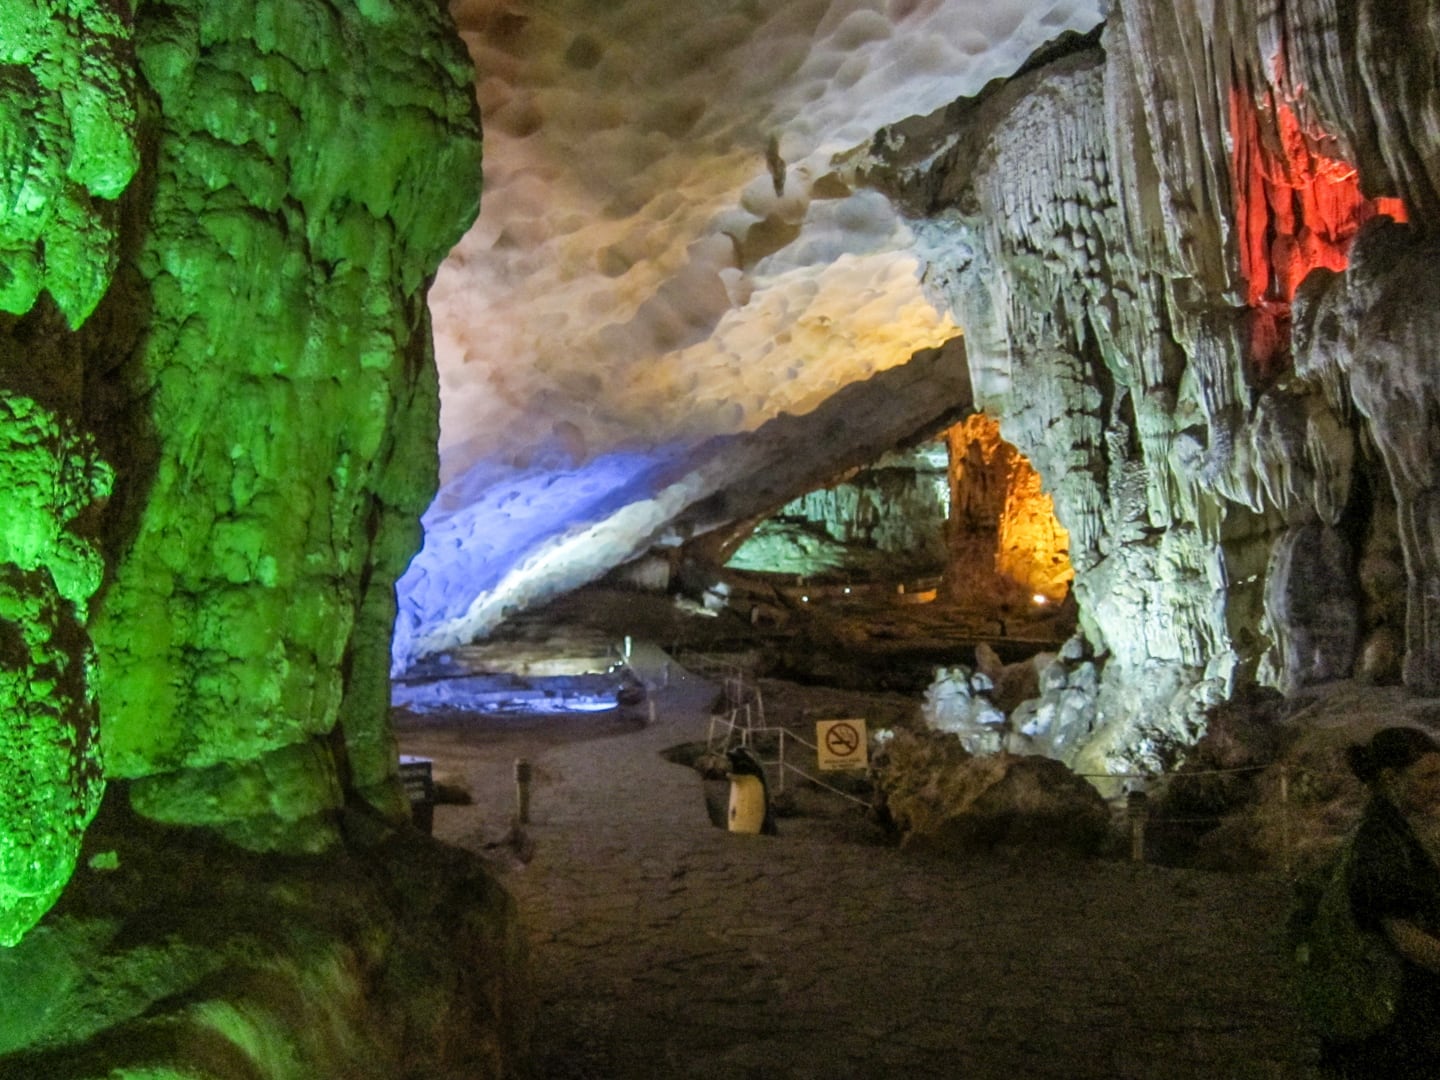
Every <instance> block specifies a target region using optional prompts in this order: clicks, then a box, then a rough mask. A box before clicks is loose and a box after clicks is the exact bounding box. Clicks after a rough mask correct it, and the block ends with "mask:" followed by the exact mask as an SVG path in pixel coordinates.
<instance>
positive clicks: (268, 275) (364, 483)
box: [96, 0, 479, 850]
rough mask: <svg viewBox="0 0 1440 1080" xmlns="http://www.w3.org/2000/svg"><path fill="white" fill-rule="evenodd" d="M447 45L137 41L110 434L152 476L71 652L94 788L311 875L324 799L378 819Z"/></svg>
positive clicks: (450, 134) (295, 26)
mask: <svg viewBox="0 0 1440 1080" xmlns="http://www.w3.org/2000/svg"><path fill="white" fill-rule="evenodd" d="M446 29H447V24H446V21H445V16H444V15H443V12H441V11H440V10H439V9H438V8H437V7H436V6H435V5H431V4H422V3H407V4H391V3H370V4H361V5H359V6H358V7H353V8H352V7H349V6H346V7H342V8H339V9H337V8H334V7H332V6H331V5H329V4H324V3H319V2H316V0H310V2H299V3H297V2H293V0H283V2H281V0H276V2H271V3H265V2H262V3H256V4H249V5H229V4H223V5H222V4H205V3H200V2H193V0H192V2H189V3H176V4H164V5H152V4H146V5H142V6H141V8H140V9H139V11H138V13H137V16H136V26H135V40H136V52H137V54H138V59H139V71H140V74H141V77H142V80H143V83H144V85H145V87H146V90H147V94H148V95H149V98H148V100H149V101H150V102H151V105H152V110H153V115H152V116H151V117H149V120H150V121H151V122H152V123H153V125H154V129H155V137H156V143H157V153H156V158H155V162H154V175H153V184H154V194H153V201H152V205H151V208H150V216H149V221H148V224H147V226H146V235H145V238H144V242H143V244H142V246H141V248H140V250H139V253H138V257H137V265H138V270H139V273H140V275H141V276H142V278H143V281H144V287H145V289H146V290H147V292H148V295H149V297H150V302H151V304H152V312H151V321H150V330H149V333H148V335H147V337H146V339H145V342H144V347H143V348H142V349H141V350H140V351H139V352H138V353H137V354H136V355H135V356H134V357H133V358H131V360H130V361H129V362H128V363H127V364H126V365H125V366H124V368H123V369H122V371H121V372H120V373H119V378H120V379H121V380H122V381H123V383H124V384H125V386H126V388H127V394H126V395H125V401H124V403H123V405H122V407H121V408H120V410H119V412H118V413H117V415H115V416H114V417H112V418H111V420H110V426H112V427H113V428H115V429H116V430H120V431H124V432H126V433H128V438H126V439H125V442H124V444H123V445H117V446H116V447H115V453H116V455H117V457H121V458H127V457H128V460H123V461H122V464H123V466H125V467H128V468H130V469H133V470H134V471H135V472H136V473H137V474H144V473H149V474H150V475H149V476H148V477H147V480H148V485H147V489H146V491H145V493H144V508H143V510H142V511H140V512H139V513H138V515H137V516H136V518H135V520H134V528H133V533H132V534H131V535H128V536H126V537H125V545H124V549H123V550H122V551H121V552H120V553H119V560H118V564H117V567H116V576H115V582H114V585H113V586H112V587H111V588H110V590H109V591H108V593H107V595H106V599H105V602H104V605H103V607H102V609H101V611H100V613H99V618H98V620H97V627H96V640H97V642H98V643H99V646H100V649H101V654H102V663H101V668H100V697H101V703H102V709H103V712H104V716H105V724H104V732H103V743H104V749H105V756H106V763H107V770H108V771H109V774H110V775H111V776H114V777H125V778H131V779H133V780H134V781H135V783H134V784H133V785H132V789H131V791H132V794H131V797H132V800H133V802H134V804H135V805H136V807H137V808H138V809H140V810H141V811H142V812H143V813H146V814H147V815H150V816H152V817H155V818H157V819H161V820H166V821H174V822H186V823H208V824H213V825H216V826H218V827H220V828H222V829H224V830H226V831H227V834H228V835H230V836H231V838H232V839H235V840H237V841H238V842H241V843H243V844H246V845H247V846H252V847H257V848H269V847H272V846H283V847H289V848H294V849H298V850H311V849H314V848H316V847H323V846H324V845H326V844H327V843H329V842H330V840H331V839H332V833H331V831H330V829H329V827H328V825H327V824H326V821H325V814H326V813H327V812H328V811H330V810H332V809H333V808H334V807H335V806H336V805H337V803H338V802H339V800H340V799H341V798H342V789H343V788H345V787H348V788H352V789H355V790H357V791H359V792H360V793H361V794H362V795H364V796H365V797H368V798H370V799H371V800H372V801H375V802H378V803H381V804H385V805H388V806H389V807H390V808H392V809H394V808H395V806H396V803H395V799H396V795H395V793H394V792H395V789H394V787H393V785H390V784H389V783H388V779H389V777H390V774H391V772H392V770H393V768H394V748H393V744H392V743H391V742H390V739H389V736H388V734H387V730H388V729H387V721H386V718H385V708H386V702H387V697H386V694H387V686H386V683H385V681H384V673H385V671H386V669H387V666H388V662H387V661H386V660H385V656H386V655H387V649H388V638H389V633H390V626H391V623H392V620H393V612H392V610H391V606H392V601H391V585H392V582H393V579H394V577H395V575H396V574H397V573H398V572H399V570H400V569H402V568H403V566H404V564H405V562H406V561H407V560H408V559H409V556H410V554H411V552H412V550H413V548H414V547H415V545H416V543H417V539H418V531H417V525H416V522H417V519H418V516H419V513H420V511H421V510H422V509H423V508H424V506H425V505H426V503H427V502H428V500H429V497H430V494H431V492H432V491H433V490H434V485H435V475H434V470H435V428H436V410H437V401H436V383H435V375H434V371H433V363H432V360H431V353H430V334H429V321H428V314H427V311H426V307H425V291H426V287H427V285H428V282H429V279H430V276H431V274H432V273H433V271H434V268H435V267H436V266H437V265H438V263H439V260H440V259H441V258H442V257H443V255H444V254H445V252H446V251H447V250H448V249H449V247H450V246H451V245H452V244H453V243H454V241H455V240H456V239H457V238H458V237H459V235H460V233H461V232H462V231H463V228H464V227H465V225H466V224H467V223H468V222H469V221H470V220H471V219H473V217H474V214H475V212H476V209H477V191H478V182H479V181H478V177H479V161H478V145H479V144H478V140H477V139H476V121H475V117H474V103H473V96H472V91H471V89H470V68H469V64H468V60H467V58H466V57H465V56H464V53H463V50H462V49H461V47H460V44H459V42H458V40H457V39H456V38H455V37H454V35H453V31H452V32H449V33H447V32H446ZM337 723H338V724H339V726H340V729H341V731H342V733H343V737H342V738H340V739H338V740H332V739H331V733H332V731H334V730H335V729H336V727H337ZM337 750H338V751H339V753H338V760H337V753H336V751H337Z"/></svg>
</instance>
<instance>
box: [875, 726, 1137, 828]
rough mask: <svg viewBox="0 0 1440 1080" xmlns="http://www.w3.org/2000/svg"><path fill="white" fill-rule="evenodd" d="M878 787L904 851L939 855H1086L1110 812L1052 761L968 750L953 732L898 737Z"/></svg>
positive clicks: (899, 734) (885, 759)
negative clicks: (1002, 850)
mask: <svg viewBox="0 0 1440 1080" xmlns="http://www.w3.org/2000/svg"><path fill="white" fill-rule="evenodd" d="M877 773H878V781H877V787H878V788H879V790H880V791H881V793H882V797H883V799H884V802H885V806H886V809H887V811H888V813H889V815H890V817H891V819H892V820H893V822H894V823H895V825H896V826H898V827H899V828H900V830H901V831H902V833H903V835H904V840H903V843H904V846H906V847H907V848H916V849H921V850H929V851H937V852H944V853H959V852H969V851H975V850H984V849H990V848H995V847H1038V848H1046V849H1061V850H1068V851H1073V852H1078V853H1084V854H1090V853H1094V852H1096V851H1098V850H1099V849H1100V847H1101V846H1102V845H1103V844H1104V842H1105V840H1106V838H1107V836H1108V834H1109V829H1110V810H1109V807H1108V806H1107V805H1106V803H1105V800H1104V799H1103V798H1101V796H1100V793H1099V792H1098V791H1097V790H1096V789H1095V788H1094V787H1093V786H1091V785H1090V784H1089V783H1088V782H1086V781H1085V780H1084V779H1082V778H1081V777H1079V776H1076V775H1075V774H1074V773H1072V772H1071V771H1070V770H1069V769H1068V768H1067V767H1066V766H1065V765H1063V764H1061V763H1060V762H1058V761H1055V760H1053V759H1051V758H1044V757H1037V756H1029V755H1017V754H1005V753H1001V754H990V755H984V756H976V755H972V754H970V753H968V752H967V751H966V750H965V749H964V747H963V746H962V745H961V743H960V739H959V738H958V737H956V736H953V735H912V734H909V733H904V732H897V734H896V736H895V738H894V739H893V740H891V742H890V744H889V745H888V746H887V747H886V750H885V752H884V755H883V759H882V761H881V762H880V763H879V765H878V767H877Z"/></svg>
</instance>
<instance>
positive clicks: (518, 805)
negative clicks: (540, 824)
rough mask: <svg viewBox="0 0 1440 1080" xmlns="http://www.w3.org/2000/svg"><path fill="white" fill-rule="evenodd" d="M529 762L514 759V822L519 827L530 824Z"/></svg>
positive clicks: (530, 772) (522, 759)
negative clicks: (519, 825)
mask: <svg viewBox="0 0 1440 1080" xmlns="http://www.w3.org/2000/svg"><path fill="white" fill-rule="evenodd" d="M531 775H532V770H531V768H530V762H528V761H526V760H525V759H524V758H516V759H515V820H516V822H517V823H519V824H521V825H528V824H529V823H530V779H531Z"/></svg>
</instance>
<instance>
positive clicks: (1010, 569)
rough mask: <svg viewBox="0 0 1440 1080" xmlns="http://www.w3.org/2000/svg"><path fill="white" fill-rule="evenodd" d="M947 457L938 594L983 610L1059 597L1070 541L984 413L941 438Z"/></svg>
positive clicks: (1032, 475)
mask: <svg viewBox="0 0 1440 1080" xmlns="http://www.w3.org/2000/svg"><path fill="white" fill-rule="evenodd" d="M946 441H947V443H948V445H949V451H950V520H949V535H948V537H947V544H948V547H949V554H950V558H949V563H948V565H947V568H946V572H945V580H944V586H943V588H944V591H945V594H946V596H947V597H948V598H950V599H952V600H955V601H958V602H962V603H963V602H967V601H968V602H974V603H978V604H982V605H985V606H990V605H999V604H1023V603H1028V602H1029V601H1030V600H1031V598H1032V597H1035V596H1044V597H1045V598H1046V599H1047V600H1050V601H1059V600H1062V599H1063V598H1064V597H1065V594H1066V592H1067V591H1068V589H1069V587H1070V581H1071V579H1072V578H1073V577H1074V576H1075V573H1074V570H1073V569H1072V568H1071V566H1070V534H1069V533H1068V532H1067V531H1066V530H1065V528H1064V526H1062V525H1061V524H1060V522H1059V521H1058V520H1056V517H1055V504H1054V501H1053V500H1052V499H1051V497H1050V496H1049V495H1048V494H1047V493H1046V492H1045V491H1044V490H1043V484H1042V482H1041V478H1040V474H1039V473H1038V472H1036V471H1035V468H1034V467H1033V466H1032V465H1031V464H1030V461H1029V459H1028V458H1026V457H1025V455H1024V454H1022V453H1020V451H1018V450H1017V449H1015V447H1014V446H1012V445H1011V444H1010V443H1008V442H1006V441H1005V440H1004V439H1002V438H1001V437H1000V425H999V424H998V423H997V422H996V421H995V420H993V419H991V418H990V417H988V416H986V415H984V414H983V413H977V414H975V415H974V416H971V417H970V418H969V419H967V420H965V421H964V422H963V423H960V424H956V425H955V426H954V427H952V428H951V429H950V430H949V431H948V432H947V433H946Z"/></svg>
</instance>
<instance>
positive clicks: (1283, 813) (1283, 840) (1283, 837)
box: [1280, 765, 1293, 874]
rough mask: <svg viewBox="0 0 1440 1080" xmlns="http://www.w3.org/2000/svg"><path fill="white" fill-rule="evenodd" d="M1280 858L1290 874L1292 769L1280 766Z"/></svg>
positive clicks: (1286, 871)
mask: <svg viewBox="0 0 1440 1080" xmlns="http://www.w3.org/2000/svg"><path fill="white" fill-rule="evenodd" d="M1280 858H1281V860H1282V863H1281V864H1282V865H1283V866H1284V868H1285V873H1286V874H1289V873H1290V870H1291V867H1292V865H1293V864H1292V863H1291V860H1290V769H1289V768H1288V767H1287V766H1285V765H1281V766H1280Z"/></svg>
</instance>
